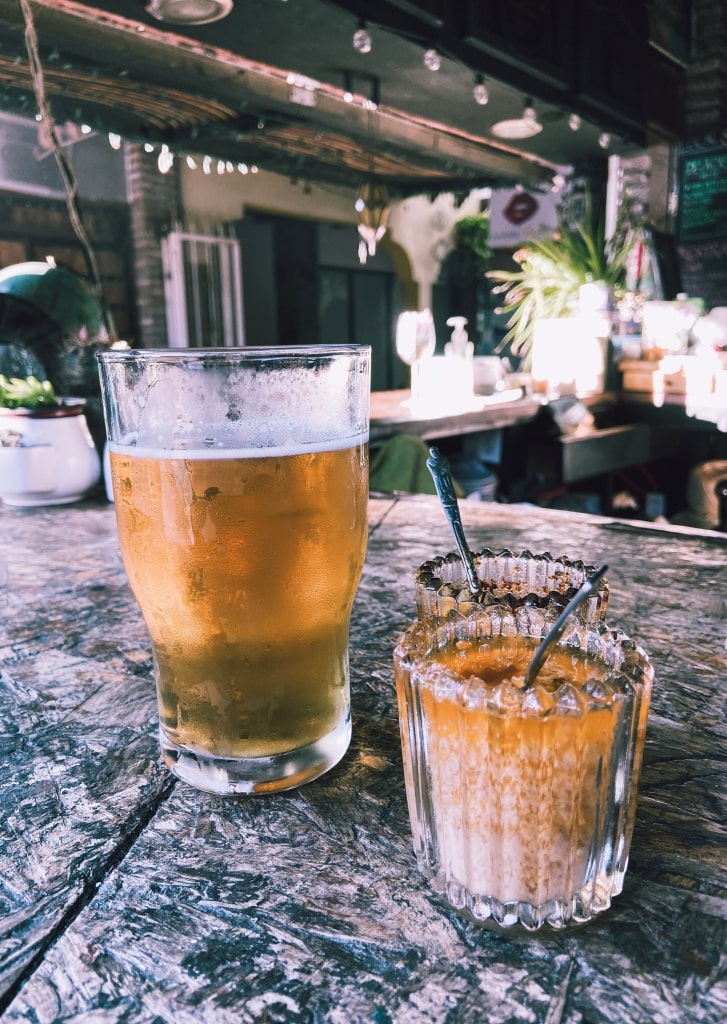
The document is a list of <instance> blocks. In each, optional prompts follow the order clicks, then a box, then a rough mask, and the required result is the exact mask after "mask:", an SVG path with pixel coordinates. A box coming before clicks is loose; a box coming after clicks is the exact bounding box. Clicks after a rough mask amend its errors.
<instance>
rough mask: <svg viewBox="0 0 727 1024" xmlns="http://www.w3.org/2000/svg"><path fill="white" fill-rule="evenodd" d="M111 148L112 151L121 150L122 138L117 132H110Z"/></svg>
mask: <svg viewBox="0 0 727 1024" xmlns="http://www.w3.org/2000/svg"><path fill="white" fill-rule="evenodd" d="M109 146H111V148H112V149H121V136H120V135H117V134H116V132H109Z"/></svg>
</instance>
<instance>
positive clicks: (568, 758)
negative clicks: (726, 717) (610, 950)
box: [394, 605, 652, 930]
mask: <svg viewBox="0 0 727 1024" xmlns="http://www.w3.org/2000/svg"><path fill="white" fill-rule="evenodd" d="M546 620H547V617H546V615H545V614H544V612H543V611H542V610H538V609H533V608H525V607H523V608H519V609H515V610H513V609H511V608H509V607H505V606H497V605H496V606H492V607H490V608H486V609H482V610H481V612H480V613H478V614H477V615H474V616H471V617H470V618H469V619H468V620H459V621H450V622H447V623H442V622H441V621H438V622H435V621H433V620H430V621H423V622H419V623H416V624H415V625H413V626H412V627H410V629H409V630H408V631H407V633H405V634H404V635H403V636H402V637H401V638H400V641H399V643H398V645H397V647H396V651H395V656H394V665H395V674H396V683H397V691H398V700H399V713H400V721H401V738H402V749H403V756H404V773H405V781H406V790H407V800H408V803H409V811H410V819H411V826H412V832H413V837H414V848H415V852H416V855H417V859H418V862H419V866H420V868H421V869H422V870H423V871H424V873H425V874H426V875H427V877H429V878H430V880H431V882H432V885H433V886H434V888H435V889H437V890H438V891H440V892H442V893H443V894H444V895H445V898H446V899H447V901H448V902H449V903H450V904H451V906H452V907H454V908H455V909H456V910H458V911H461V912H463V913H465V914H466V915H467V916H469V917H470V918H472V919H474V920H476V921H479V922H483V923H485V924H488V925H490V926H494V927H497V928H503V929H509V928H513V927H521V928H526V929H531V930H535V929H538V928H541V927H543V926H546V927H547V926H549V927H551V928H556V929H560V928H564V927H568V926H573V925H577V924H582V923H585V922H586V921H588V920H590V919H591V918H592V917H594V916H595V915H596V914H597V913H599V912H600V911H602V910H605V909H606V908H607V907H608V906H610V903H611V899H612V897H613V896H615V895H617V894H618V893H619V892H620V891H621V888H622V885H623V878H624V874H625V871H626V866H627V861H628V851H629V844H630V839H631V833H632V829H633V820H634V811H635V804H636V792H637V785H638V775H639V768H640V764H641V757H642V750H643V742H644V733H645V728H646V717H647V713H648V704H649V696H650V690H651V681H652V669H651V665H650V663H649V661H648V658H647V656H646V654H645V653H644V652H643V651H642V650H641V649H640V648H639V647H638V646H637V645H636V644H634V643H633V642H632V641H630V640H629V639H628V638H627V637H626V636H625V635H624V634H623V633H621V632H620V631H615V630H611V629H609V627H608V626H607V625H606V624H605V623H603V622H602V621H596V622H591V623H585V622H583V621H580V622H578V623H577V624H576V625H575V626H574V628H573V629H572V630H570V631H568V632H567V633H566V636H565V638H564V640H565V641H567V642H564V641H562V642H561V643H560V644H559V645H558V647H557V648H556V649H555V651H554V652H553V653H552V655H551V656H550V658H549V659H548V660H547V661H546V663H545V665H544V667H543V669H542V670H541V672H540V674H539V675H538V677H537V679H536V681H535V684H534V685H533V686H532V687H531V688H525V687H524V685H523V679H524V675H525V671H526V669H527V667H528V665H529V663H530V660H531V659H532V656H533V654H534V653H535V649H536V647H537V644H538V642H539V640H540V638H541V636H542V634H543V633H544V632H545V631H546V628H547V621H546Z"/></svg>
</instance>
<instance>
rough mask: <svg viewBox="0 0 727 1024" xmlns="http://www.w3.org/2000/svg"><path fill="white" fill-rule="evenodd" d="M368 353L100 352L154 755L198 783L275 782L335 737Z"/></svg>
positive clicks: (298, 779) (210, 788) (361, 535)
mask: <svg viewBox="0 0 727 1024" xmlns="http://www.w3.org/2000/svg"><path fill="white" fill-rule="evenodd" d="M369 360H370V352H369V349H368V348H365V347H359V346H321V347H318V348H308V347H296V348H267V349H261V348H241V349H225V350H210V349H192V350H189V349H176V350H175V349H164V350H151V349H148V350H143V351H129V350H123V351H122V350H119V351H116V350H111V351H108V352H104V353H102V354H101V355H99V362H100V370H101V381H102V390H103V396H104V409H105V415H106V423H107V431H108V437H109V450H110V462H111V473H112V479H113V489H114V500H115V507H116V516H117V523H118V531H119V539H120V543H121V552H122V556H123V560H124V566H125V568H126V572H127V575H128V578H129V582H130V584H131V588H132V590H133V592H134V595H135V597H136V599H137V601H138V602H139V605H140V607H141V610H142V613H143V615H144V619H145V621H146V624H147V627H148V629H149V632H150V635H151V642H152V649H153V654H154V663H155V670H156V680H157V694H158V701H159V715H160V735H161V748H162V756H163V758H164V760H165V762H166V763H167V764H168V765H169V767H170V768H171V769H172V771H173V772H174V773H175V774H176V775H178V776H179V777H180V778H182V779H184V780H185V781H187V782H189V783H191V784H192V785H193V786H196V787H197V788H198V789H202V790H206V791H207V792H213V793H221V794H229V793H260V792H275V791H278V790H283V789H291V788H294V787H296V786H300V785H302V784H303V783H305V782H308V781H310V780H311V779H314V778H316V777H318V776H319V775H321V774H322V773H323V772H325V771H327V770H328V769H329V768H331V767H332V766H333V765H334V764H336V763H337V762H338V761H339V760H340V759H341V757H342V756H343V754H344V753H345V751H346V749H347V747H348V744H349V742H350V737H351V716H350V698H349V671H348V631H349V620H350V615H351V606H352V603H353V599H354V596H355V593H356V588H357V586H358V582H359V578H360V575H361V569H362V566H363V561H364V555H365V551H366V536H367V518H366V505H367V498H368V408H369V388H370V372H369Z"/></svg>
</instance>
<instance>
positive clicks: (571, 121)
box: [568, 114, 581, 132]
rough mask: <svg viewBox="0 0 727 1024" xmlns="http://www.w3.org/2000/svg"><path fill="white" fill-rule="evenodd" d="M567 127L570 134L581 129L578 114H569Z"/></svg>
mask: <svg viewBox="0 0 727 1024" xmlns="http://www.w3.org/2000/svg"><path fill="white" fill-rule="evenodd" d="M568 127H569V128H570V130H571V131H572V132H577V131H578V130H579V129H580V127H581V119H580V117H579V116H578V114H571V115H570V116H569V118H568Z"/></svg>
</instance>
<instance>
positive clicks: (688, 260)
mask: <svg viewBox="0 0 727 1024" xmlns="http://www.w3.org/2000/svg"><path fill="white" fill-rule="evenodd" d="M677 250H678V252H679V261H680V264H681V279H682V288H683V290H684V291H685V292H686V293H687V295H692V296H695V297H698V298H701V299H704V301H705V302H706V304H707V308H708V309H712V308H713V307H714V306H727V238H722V239H715V240H714V241H711V242H689V243H684V244H681V245H679V246H678V247H677Z"/></svg>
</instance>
